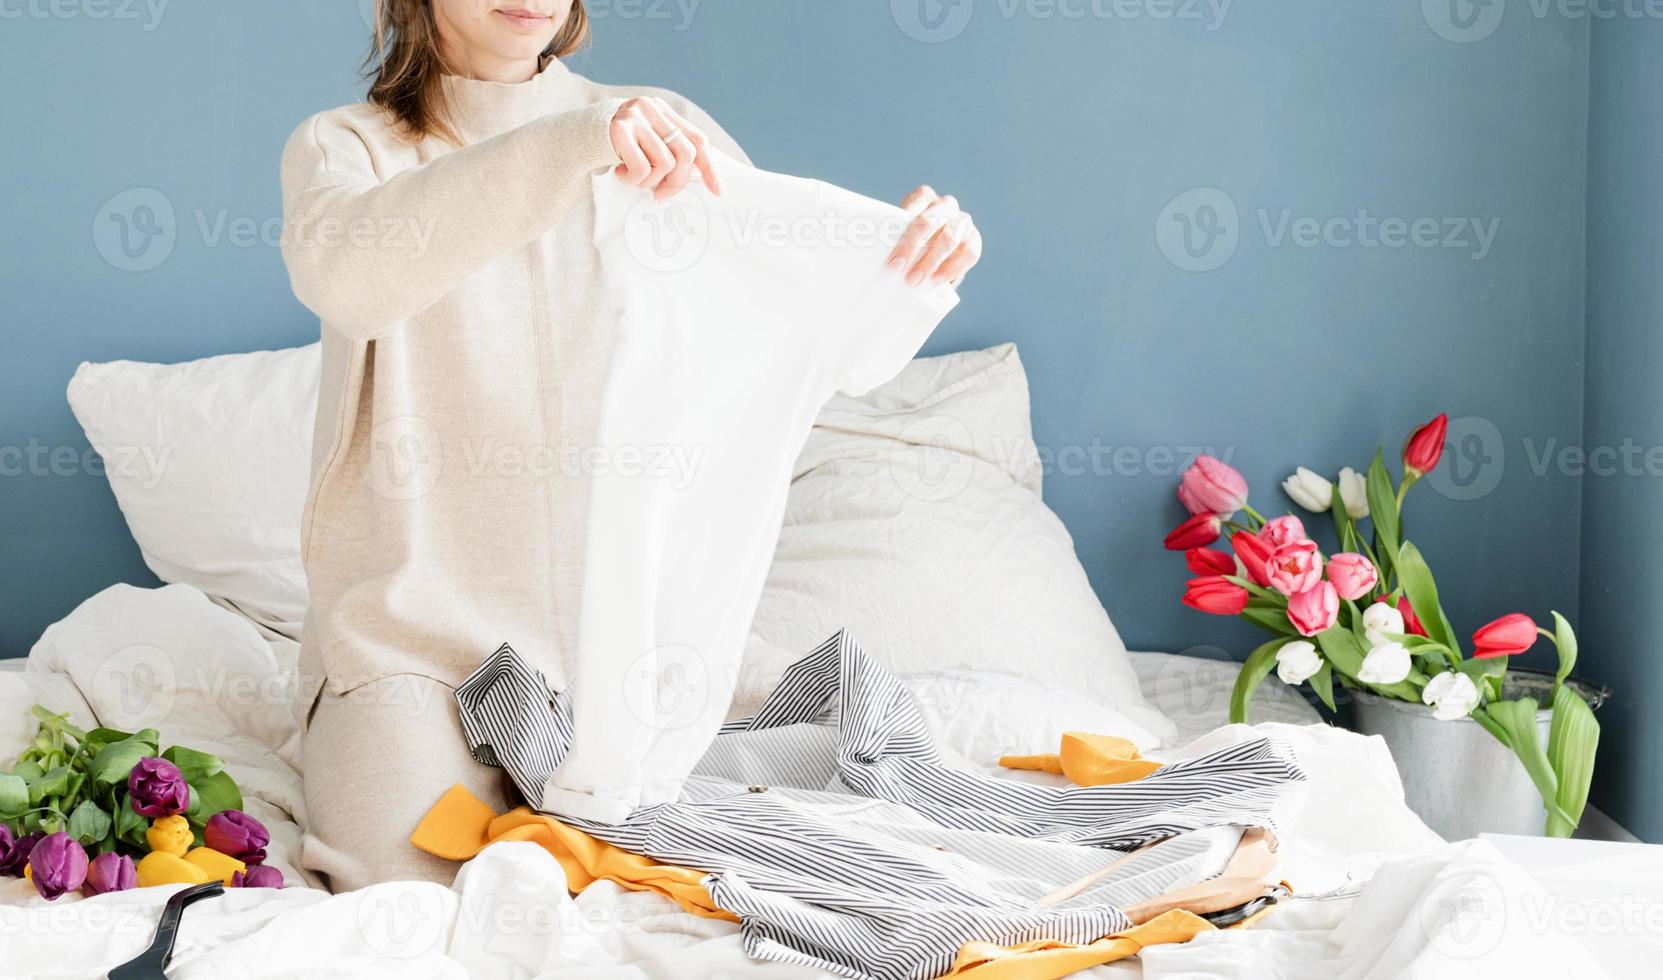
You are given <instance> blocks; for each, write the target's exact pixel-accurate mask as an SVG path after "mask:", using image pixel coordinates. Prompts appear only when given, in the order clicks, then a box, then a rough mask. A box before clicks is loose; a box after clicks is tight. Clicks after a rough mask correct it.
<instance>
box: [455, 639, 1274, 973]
mask: <svg viewBox="0 0 1663 980" xmlns="http://www.w3.org/2000/svg"><path fill="white" fill-rule="evenodd" d="M456 694H457V701H458V703H459V705H460V707H461V717H462V725H463V729H464V732H465V733H466V736H467V738H468V742H469V745H470V747H471V749H472V751H473V754H474V756H475V758H477V759H478V760H479V761H480V762H483V763H486V764H488V765H493V766H500V767H502V768H504V769H506V770H507V772H508V774H509V775H510V776H511V777H512V779H513V781H514V783H515V785H516V786H517V787H518V788H519V790H520V792H521V793H522V794H523V795H524V796H525V798H526V799H527V800H529V801H532V802H533V804H534V805H535V804H536V803H538V802H539V801H541V800H543V789H544V787H545V785H546V784H547V781H548V779H549V777H550V776H551V775H552V774H553V773H554V772H555V770H556V769H558V767H559V765H560V762H561V760H562V758H564V756H565V752H566V750H567V748H568V746H569V745H570V743H571V736H572V713H571V697H570V694H571V692H570V691H565V692H561V693H560V694H558V695H554V694H551V693H550V691H549V689H548V686H547V684H546V683H545V681H544V679H543V677H542V676H541V675H540V674H539V673H538V672H537V671H536V670H534V669H532V668H531V667H530V666H529V665H528V664H527V663H526V662H525V661H524V660H523V659H521V658H520V657H519V656H518V655H517V654H516V653H515V652H514V651H513V650H512V649H511V648H509V647H506V646H505V647H503V648H502V649H500V650H498V651H497V653H496V654H494V655H493V656H492V657H491V658H490V659H489V660H487V661H486V662H485V663H484V664H483V665H481V666H480V667H479V669H478V670H476V671H475V672H474V673H473V674H472V675H471V676H470V677H469V678H468V680H467V681H466V682H465V683H464V684H463V685H462V686H461V687H460V688H458V690H457V692H456ZM1304 778H1305V777H1304V774H1303V773H1302V772H1301V771H1300V769H1299V767H1298V765H1297V764H1296V763H1295V761H1294V759H1293V758H1292V755H1291V753H1290V752H1289V751H1288V750H1287V749H1286V747H1285V746H1283V745H1281V744H1280V743H1278V742H1275V741H1273V740H1270V739H1263V738H1261V739H1255V740H1252V741H1248V742H1244V743H1242V744H1239V745H1234V746H1230V747H1228V748H1225V749H1221V750H1219V751H1218V752H1215V753H1212V754H1210V755H1207V756H1204V757H1201V758H1197V759H1193V760H1188V761H1185V762H1181V763H1177V764H1174V765H1169V766H1166V767H1163V768H1162V769H1160V770H1157V771H1156V772H1154V773H1152V774H1151V775H1149V776H1147V777H1145V778H1144V779H1142V780H1139V781H1137V782H1133V783H1125V784H1120V785H1109V786H1093V787H1061V786H1047V785H1037V784H1031V783H1022V782H1016V781H1012V780H1005V779H999V778H996V777H991V776H986V775H982V774H979V773H971V772H964V771H960V770H956V769H952V768H949V767H947V766H945V765H944V764H943V763H942V761H941V758H940V756H939V754H938V753H937V750H936V747H935V744H934V742H933V740H932V739H931V737H930V735H929V732H928V729H927V728H926V726H925V723H924V720H923V717H922V716H921V715H920V714H919V712H918V709H917V706H916V705H915V703H914V702H913V700H912V696H911V694H910V693H909V692H908V691H907V689H906V688H905V686H904V685H903V684H902V683H901V682H900V681H899V680H898V679H897V678H896V677H894V676H893V675H891V674H890V673H888V672H887V671H885V670H884V669H883V668H882V667H880V666H879V665H878V664H877V663H876V662H874V661H873V660H872V659H871V658H870V657H868V656H866V655H865V654H864V653H863V652H862V651H861V649H860V647H859V646H858V645H857V644H856V643H855V641H854V640H853V639H852V638H850V637H849V636H848V634H847V633H839V634H837V635H836V636H834V637H832V638H831V639H829V640H827V641H826V642H825V643H824V644H822V645H821V646H820V647H819V648H817V649H816V650H814V651H813V652H812V653H810V654H809V655H808V656H807V657H805V658H803V659H802V660H801V661H799V662H798V663H797V664H795V665H794V666H793V667H792V668H791V669H790V670H788V671H787V672H786V674H785V676H784V677H783V678H782V680H781V682H780V684H779V686H778V687H777V688H776V689H775V691H774V693H773V694H772V695H771V696H770V697H769V698H768V699H767V701H766V702H765V703H764V704H763V706H762V708H761V710H760V711H758V712H757V714H756V715H755V716H754V717H752V718H749V719H746V720H744V721H738V722H733V723H730V724H728V725H726V726H725V727H724V728H723V729H722V732H721V734H720V735H719V736H718V737H717V738H716V740H715V741H714V743H713V744H712V745H711V746H710V748H709V749H708V751H707V752H706V753H705V755H704V758H703V761H702V762H701V763H700V764H699V767H698V769H697V770H696V771H695V773H694V775H693V777H692V778H691V779H690V780H689V781H688V783H687V785H686V788H685V791H684V793H683V796H682V798H681V800H679V801H678V802H675V803H667V804H657V805H653V806H647V807H642V808H640V809H638V810H636V811H635V812H633V813H631V814H630V816H629V818H628V819H627V820H626V821H625V822H623V823H621V824H616V825H611V824H599V823H594V822H590V821H582V820H568V821H567V822H569V823H571V824H572V825H573V826H575V827H578V828H579V829H581V830H583V831H585V832H586V833H589V834H592V835H593V836H595V837H597V838H599V839H601V840H603V841H606V842H607V843H610V844H613V845H615V846H618V847H621V848H624V849H626V850H629V851H633V852H636V853H639V854H643V855H646V856H647V857H650V858H652V859H654V860H656V861H661V862H664V863H667V864H674V865H680V866H684V867H690V868H696V869H699V870H702V871H707V872H709V873H710V874H709V877H708V878H707V879H706V880H705V886H706V888H708V889H709V891H710V894H711V897H712V899H713V900H714V901H715V902H716V904H717V905H718V906H720V907H721V908H723V909H725V910H727V911H729V912H732V913H733V914H734V915H736V916H738V917H739V919H740V921H741V924H742V933H743V938H744V942H745V947H746V950H747V952H748V953H749V954H750V955H751V956H753V957H756V958H758V959H763V960H770V961H776V962H781V963H790V964H797V965H802V966H809V967H814V968H818V969H823V970H826V971H828V972H832V973H836V974H839V975H842V976H848V977H858V978H876V980H915V978H916V980H923V978H928V977H935V976H939V975H941V974H942V973H945V972H947V971H948V970H949V969H950V968H951V966H952V963H953V959H954V957H955V956H956V954H957V952H958V950H959V949H960V948H961V947H962V946H964V945H965V944H966V943H970V942H978V941H979V942H987V943H993V944H997V945H1004V946H1013V945H1017V944H1021V943H1026V942H1031V941H1035V940H1050V941H1055V942H1061V943H1089V942H1092V941H1094V940H1096V939H1098V938H1100V937H1102V936H1105V935H1108V934H1110V933H1113V932H1118V931H1122V930H1125V929H1128V928H1130V927H1131V926H1132V922H1131V921H1130V920H1129V919H1128V918H1127V916H1126V914H1125V913H1124V912H1122V911H1121V909H1122V908H1124V907H1126V906H1130V905H1134V904H1137V903H1139V902H1142V901H1147V900H1149V899H1151V898H1154V897H1156V896H1158V895H1161V894H1164V893H1166V892H1168V891H1170V890H1172V889H1173V888H1176V887H1182V886H1185V885H1189V884H1194V883H1196V882H1198V881H1204V880H1206V879H1208V878H1211V877H1213V876H1216V875H1217V874H1218V873H1219V872H1220V871H1221V870H1222V869H1223V867H1224V865H1225V863H1226V862H1227V861H1228V860H1229V858H1230V857H1231V855H1233V854H1234V853H1235V850H1236V846H1237V844H1238V843H1239V841H1240V840H1241V835H1242V832H1243V830H1244V829H1246V828H1249V827H1263V828H1266V829H1269V830H1271V831H1272V832H1274V831H1275V828H1276V821H1277V816H1278V811H1279V809H1280V808H1281V806H1282V805H1283V804H1284V803H1285V802H1287V801H1288V800H1289V798H1290V796H1291V795H1292V794H1291V793H1290V790H1292V789H1293V787H1295V786H1296V785H1297V784H1298V783H1300V782H1302V781H1303V780H1304ZM563 819H564V818H563ZM1151 845H1152V846H1151ZM1133 852H1135V853H1133Z"/></svg>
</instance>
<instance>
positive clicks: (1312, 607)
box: [1288, 582, 1340, 636]
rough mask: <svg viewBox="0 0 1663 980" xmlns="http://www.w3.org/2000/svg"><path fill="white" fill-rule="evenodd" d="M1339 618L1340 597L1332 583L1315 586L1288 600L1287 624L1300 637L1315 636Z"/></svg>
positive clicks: (1321, 583)
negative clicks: (1291, 626)
mask: <svg viewBox="0 0 1663 980" xmlns="http://www.w3.org/2000/svg"><path fill="white" fill-rule="evenodd" d="M1339 618H1340V596H1339V593H1337V592H1335V591H1334V583H1332V582H1318V583H1317V584H1316V585H1314V586H1312V587H1311V588H1309V589H1307V590H1305V591H1304V592H1301V593H1299V594H1298V595H1296V596H1293V597H1291V598H1289V599H1288V622H1290V623H1292V624H1293V628H1294V629H1296V630H1298V631H1299V635H1300V636H1316V635H1317V634H1318V633H1321V632H1322V631H1323V630H1326V629H1329V628H1330V627H1332V626H1333V625H1334V623H1335V622H1336V621H1337V620H1338V619H1339Z"/></svg>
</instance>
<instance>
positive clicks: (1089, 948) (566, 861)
mask: <svg viewBox="0 0 1663 980" xmlns="http://www.w3.org/2000/svg"><path fill="white" fill-rule="evenodd" d="M1109 741H1121V740H1119V739H1115V740H1109ZM1132 751H1133V753H1134V754H1135V753H1136V749H1133V750H1132ZM1123 781H1124V780H1123ZM505 840H523V841H531V842H532V843H534V844H536V845H538V846H539V847H541V848H543V849H544V850H545V851H548V852H549V853H550V854H552V855H553V856H554V858H555V860H557V861H559V862H560V866H561V867H562V868H564V869H565V871H566V881H567V886H568V887H569V888H570V889H571V890H572V892H573V893H577V892H581V891H583V889H585V888H587V887H589V885H590V884H592V883H594V882H596V881H599V880H602V879H604V880H606V881H612V882H616V883H617V884H618V885H620V886H622V887H623V888H627V889H629V890H631V891H650V892H657V893H658V894H660V895H663V896H665V897H666V898H669V899H670V900H671V901H673V902H675V903H676V904H677V905H680V906H681V907H682V908H683V909H686V910H687V911H689V912H691V913H693V914H694V915H700V916H704V917H705V918H710V919H724V920H726V921H729V922H737V921H739V920H738V919H737V918H736V917H734V916H733V915H731V914H730V913H727V912H724V911H722V910H721V909H719V908H717V907H716V904H715V903H714V902H713V901H711V898H710V892H709V890H707V889H706V888H705V887H704V885H703V884H701V882H702V881H703V880H704V877H705V875H704V873H703V872H699V871H694V870H692V869H690V868H678V867H675V866H673V865H666V864H657V863H654V862H653V861H651V860H649V859H647V858H645V857H642V856H641V855H639V854H632V853H630V852H629V851H625V850H621V849H619V848H617V847H614V846H612V845H611V844H608V843H606V842H604V841H601V840H597V839H595V838H593V837H591V836H589V835H588V834H585V833H583V832H582V831H580V830H576V829H574V828H572V827H568V826H566V825H565V824H563V823H561V822H560V821H558V820H556V819H554V818H553V817H548V816H544V815H542V814H539V813H535V812H533V811H532V810H531V809H530V808H528V807H520V808H518V809H516V810H512V811H510V812H508V813H505V814H503V815H501V816H498V815H497V814H496V813H495V812H494V811H493V810H492V809H491V808H490V807H488V806H486V805H485V804H484V803H481V802H480V801H479V800H478V799H477V798H476V797H475V796H474V795H473V794H472V793H469V792H468V791H467V789H465V788H464V787H462V786H452V787H451V788H450V789H449V791H447V792H446V793H445V795H444V796H442V797H440V798H439V802H437V803H435V804H434V805H433V808H432V809H431V810H429V811H427V816H425V817H423V818H422V822H421V824H420V825H419V826H417V827H416V832H415V833H413V834H411V835H410V843H412V844H414V845H416V846H417V847H418V848H421V849H422V850H424V851H426V852H427V853H429V854H433V855H437V856H438V857H442V858H446V859H449V860H452V861H467V860H469V859H471V858H473V857H474V856H476V855H478V854H479V852H480V851H483V850H484V849H485V848H486V847H487V846H488V845H491V844H495V843H497V842H498V841H505ZM146 860H149V859H148V858H147V859H146ZM1257 918H1258V917H1257V916H1255V917H1254V918H1253V919H1249V920H1248V921H1247V922H1244V923H1242V925H1248V924H1250V923H1251V922H1253V921H1255V920H1256V919H1257ZM1215 928H1216V927H1215V926H1214V925H1213V924H1212V923H1210V922H1208V921H1207V920H1206V919H1203V918H1201V917H1200V916H1198V915H1194V914H1192V913H1189V912H1185V911H1183V910H1182V909H1175V910H1173V911H1170V912H1164V913H1162V914H1161V915H1158V916H1156V917H1155V918H1153V919H1151V920H1149V921H1148V922H1146V923H1144V924H1143V925H1140V926H1135V927H1133V928H1131V929H1128V930H1127V931H1125V932H1123V933H1116V934H1114V935H1112V936H1105V937H1103V938H1102V939H1099V940H1097V941H1096V942H1094V943H1086V944H1083V945H1069V944H1066V943H1055V942H1047V941H1040V942H1032V943H1024V944H1022V945H1020V946H1010V947H1005V946H995V945H992V944H990V943H969V944H967V945H966V946H965V947H964V948H963V949H961V950H959V955H958V959H957V960H956V961H955V962H954V964H953V969H952V971H951V972H949V973H947V974H945V976H946V977H950V978H954V980H958V978H968V980H1054V978H1057V977H1064V976H1067V975H1068V974H1070V973H1074V972H1076V971H1079V970H1085V969H1088V968H1090V967H1093V966H1101V965H1103V964H1105V963H1113V962H1114V961H1115V960H1120V959H1125V958H1126V957H1128V956H1135V955H1137V953H1138V951H1139V950H1141V949H1143V947H1145V946H1153V945H1157V944H1159V943H1182V942H1188V941H1189V940H1191V939H1193V938H1195V937H1196V936H1198V935H1200V934H1201V933H1203V932H1211V931H1213V930H1214V929H1215Z"/></svg>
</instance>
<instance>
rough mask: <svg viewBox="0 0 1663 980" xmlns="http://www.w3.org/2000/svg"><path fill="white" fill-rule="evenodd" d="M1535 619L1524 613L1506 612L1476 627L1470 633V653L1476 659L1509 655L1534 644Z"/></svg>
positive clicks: (1520, 651)
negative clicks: (1475, 629) (1493, 620)
mask: <svg viewBox="0 0 1663 980" xmlns="http://www.w3.org/2000/svg"><path fill="white" fill-rule="evenodd" d="M1536 635H1537V634H1536V621H1535V620H1533V619H1531V618H1530V617H1529V616H1526V615H1525V614H1524V613H1508V614H1507V615H1505V616H1503V617H1501V618H1500V619H1498V620H1496V621H1495V622H1493V623H1488V624H1486V625H1484V626H1480V627H1479V628H1478V632H1476V633H1474V634H1473V635H1472V655H1473V657H1474V658H1475V659H1478V660H1488V659H1490V658H1491V657H1511V656H1513V655H1514V654H1519V653H1523V652H1525V651H1526V650H1528V649H1530V648H1531V647H1533V646H1535V645H1536Z"/></svg>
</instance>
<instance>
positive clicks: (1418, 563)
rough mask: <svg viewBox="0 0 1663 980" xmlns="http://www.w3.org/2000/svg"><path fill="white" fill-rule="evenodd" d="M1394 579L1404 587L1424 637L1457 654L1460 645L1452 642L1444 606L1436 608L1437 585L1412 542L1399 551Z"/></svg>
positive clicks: (1452, 636) (1450, 629) (1404, 544)
mask: <svg viewBox="0 0 1663 980" xmlns="http://www.w3.org/2000/svg"><path fill="white" fill-rule="evenodd" d="M1397 578H1398V582H1399V583H1401V584H1402V586H1403V593H1404V595H1407V596H1408V597H1409V604H1410V605H1411V606H1413V607H1414V608H1415V616H1416V617H1418V618H1419V619H1420V622H1421V626H1422V627H1424V628H1425V629H1426V635H1427V637H1428V638H1430V639H1432V640H1435V641H1437V642H1438V643H1442V644H1443V645H1444V646H1445V647H1448V648H1449V649H1450V650H1452V651H1454V652H1455V653H1456V654H1460V652H1461V645H1460V644H1459V643H1457V642H1456V640H1455V628H1454V627H1453V626H1451V625H1450V624H1449V617H1448V616H1446V615H1444V608H1443V606H1441V605H1439V604H1438V583H1437V581H1436V580H1434V579H1433V578H1432V569H1430V568H1428V567H1427V566H1426V559H1425V558H1423V557H1421V553H1420V549H1419V548H1417V547H1415V544H1414V542H1412V541H1405V542H1403V545H1402V547H1401V548H1399V549H1398V555H1397Z"/></svg>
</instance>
